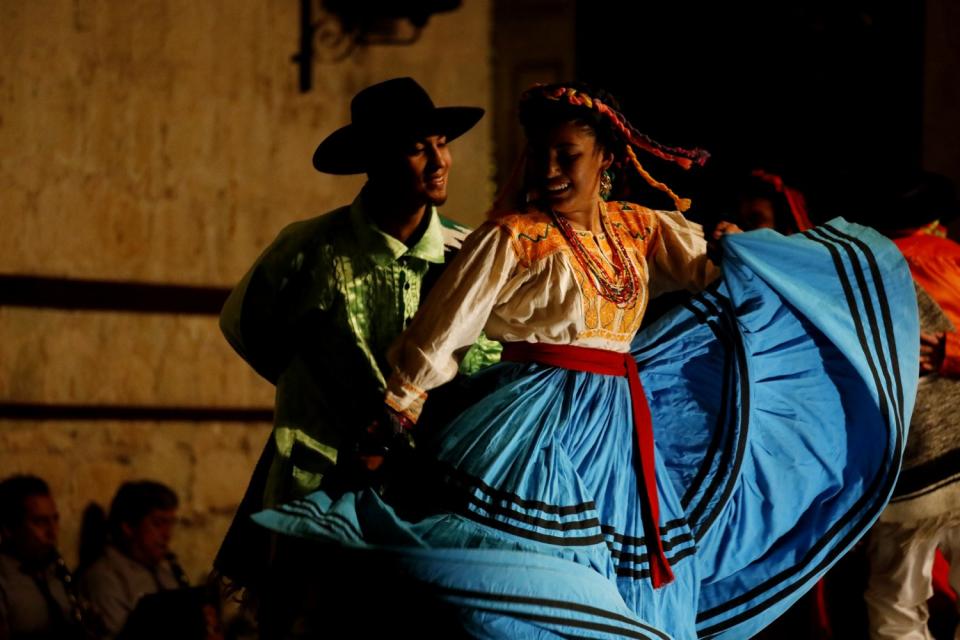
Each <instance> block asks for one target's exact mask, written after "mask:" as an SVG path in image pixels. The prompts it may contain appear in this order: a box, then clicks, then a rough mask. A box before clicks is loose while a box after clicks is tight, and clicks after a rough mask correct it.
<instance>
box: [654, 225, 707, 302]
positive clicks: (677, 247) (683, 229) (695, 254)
mask: <svg viewBox="0 0 960 640" xmlns="http://www.w3.org/2000/svg"><path fill="white" fill-rule="evenodd" d="M656 215H657V224H656V226H655V228H654V230H653V238H652V239H651V241H650V243H649V244H648V245H647V246H648V249H647V251H648V254H647V260H648V262H649V265H650V297H651V298H654V297H656V296H658V295H660V294H661V293H666V292H668V291H675V290H678V289H687V290H689V291H699V290H700V289H703V288H704V287H705V286H707V284H709V283H710V282H711V281H713V280H714V279H715V278H716V277H717V276H719V275H720V270H719V269H718V268H717V266H716V265H714V264H713V262H711V261H710V259H709V258H707V241H706V239H705V238H704V237H703V227H701V226H700V225H699V224H696V223H695V222H690V221H689V220H687V219H686V218H684V217H683V215H682V214H681V213H680V212H679V211H657V212H656Z"/></svg>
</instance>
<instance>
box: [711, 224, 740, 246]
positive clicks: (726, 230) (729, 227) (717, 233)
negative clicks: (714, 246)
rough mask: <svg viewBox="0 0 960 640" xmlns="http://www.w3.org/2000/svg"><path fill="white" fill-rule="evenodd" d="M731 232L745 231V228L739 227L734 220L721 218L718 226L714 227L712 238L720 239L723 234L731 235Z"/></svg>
mask: <svg viewBox="0 0 960 640" xmlns="http://www.w3.org/2000/svg"><path fill="white" fill-rule="evenodd" d="M731 233H743V229H741V228H740V227H738V226H737V225H735V224H734V223H732V222H727V221H726V220H721V221H720V222H718V223H717V226H715V227H714V228H713V234H711V235H712V238H713V240H714V241H716V240H719V239H720V238H722V237H723V236H726V235H730V234H731Z"/></svg>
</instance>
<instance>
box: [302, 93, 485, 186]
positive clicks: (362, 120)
mask: <svg viewBox="0 0 960 640" xmlns="http://www.w3.org/2000/svg"><path fill="white" fill-rule="evenodd" d="M483 113H484V112H483V109H481V108H479V107H437V106H435V105H434V104H433V100H431V99H430V96H429V95H427V92H426V91H425V90H424V88H423V87H421V86H420V85H419V84H417V82H416V81H415V80H414V79H413V78H394V79H392V80H387V81H385V82H380V83H378V84H375V85H372V86H369V87H367V88H366V89H363V90H362V91H360V92H359V93H358V94H357V95H356V96H354V97H353V100H352V101H351V102H350V120H351V122H350V124H348V125H347V126H345V127H341V128H339V129H337V130H336V131H334V132H333V133H331V134H330V135H329V136H327V137H326V138H325V139H324V140H323V142H321V143H320V145H319V146H318V147H317V150H316V151H315V152H314V153H313V166H314V167H315V168H316V169H317V171H322V172H323V173H333V174H336V175H349V174H355V173H366V172H367V169H368V162H369V160H370V156H371V155H373V154H374V153H375V152H376V148H377V146H382V145H383V144H389V143H391V142H394V143H395V142H400V141H407V140H410V139H411V138H416V137H418V136H422V135H443V136H446V138H447V141H448V142H449V141H451V140H453V139H454V138H457V137H459V136H461V135H463V134H464V133H466V132H467V131H469V130H470V129H471V128H472V127H473V125H475V124H477V122H478V121H479V120H480V118H482V117H483Z"/></svg>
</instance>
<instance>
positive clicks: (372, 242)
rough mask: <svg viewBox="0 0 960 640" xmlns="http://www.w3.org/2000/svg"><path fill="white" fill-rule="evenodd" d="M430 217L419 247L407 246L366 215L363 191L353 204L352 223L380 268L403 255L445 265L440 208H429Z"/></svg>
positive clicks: (367, 251) (365, 249) (362, 246)
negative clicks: (438, 210) (438, 211)
mask: <svg viewBox="0 0 960 640" xmlns="http://www.w3.org/2000/svg"><path fill="white" fill-rule="evenodd" d="M428 215H429V216H430V221H429V222H428V223H427V229H426V231H424V233H423V236H422V237H421V238H420V240H419V241H417V244H415V245H413V246H412V247H408V246H407V245H405V244H404V243H402V242H400V241H399V240H397V239H396V238H394V237H393V236H391V235H390V234H388V233H384V232H383V231H381V230H380V228H379V227H377V225H376V223H374V222H373V220H372V219H371V218H370V216H369V215H368V214H367V210H366V208H365V205H364V196H363V191H361V192H360V194H359V195H357V197H356V199H355V200H354V201H353V204H351V205H350V222H351V224H352V226H353V231H354V233H355V234H356V235H357V239H358V240H359V242H360V247H361V248H362V249H363V250H364V251H365V252H366V253H367V255H368V256H370V258H371V259H372V260H373V261H374V262H376V263H377V264H380V265H385V264H389V263H391V262H395V261H396V260H398V259H399V258H400V257H402V256H404V255H407V256H411V257H414V258H420V259H421V260H424V261H425V262H434V263H437V264H440V263H442V262H443V223H441V222H440V214H438V213H437V208H436V207H434V206H433V205H430V208H429V213H428Z"/></svg>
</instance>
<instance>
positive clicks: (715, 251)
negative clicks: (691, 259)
mask: <svg viewBox="0 0 960 640" xmlns="http://www.w3.org/2000/svg"><path fill="white" fill-rule="evenodd" d="M731 233H743V229H741V228H740V227H738V226H737V225H735V224H733V223H732V222H727V221H726V220H722V221H720V222H718V223H717V226H715V227H714V228H713V233H711V234H710V237H709V238H708V239H707V257H708V258H710V260H711V261H712V262H713V263H714V264H720V256H721V255H722V253H723V252H722V251H720V238H722V237H723V236H726V235H729V234H731Z"/></svg>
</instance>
